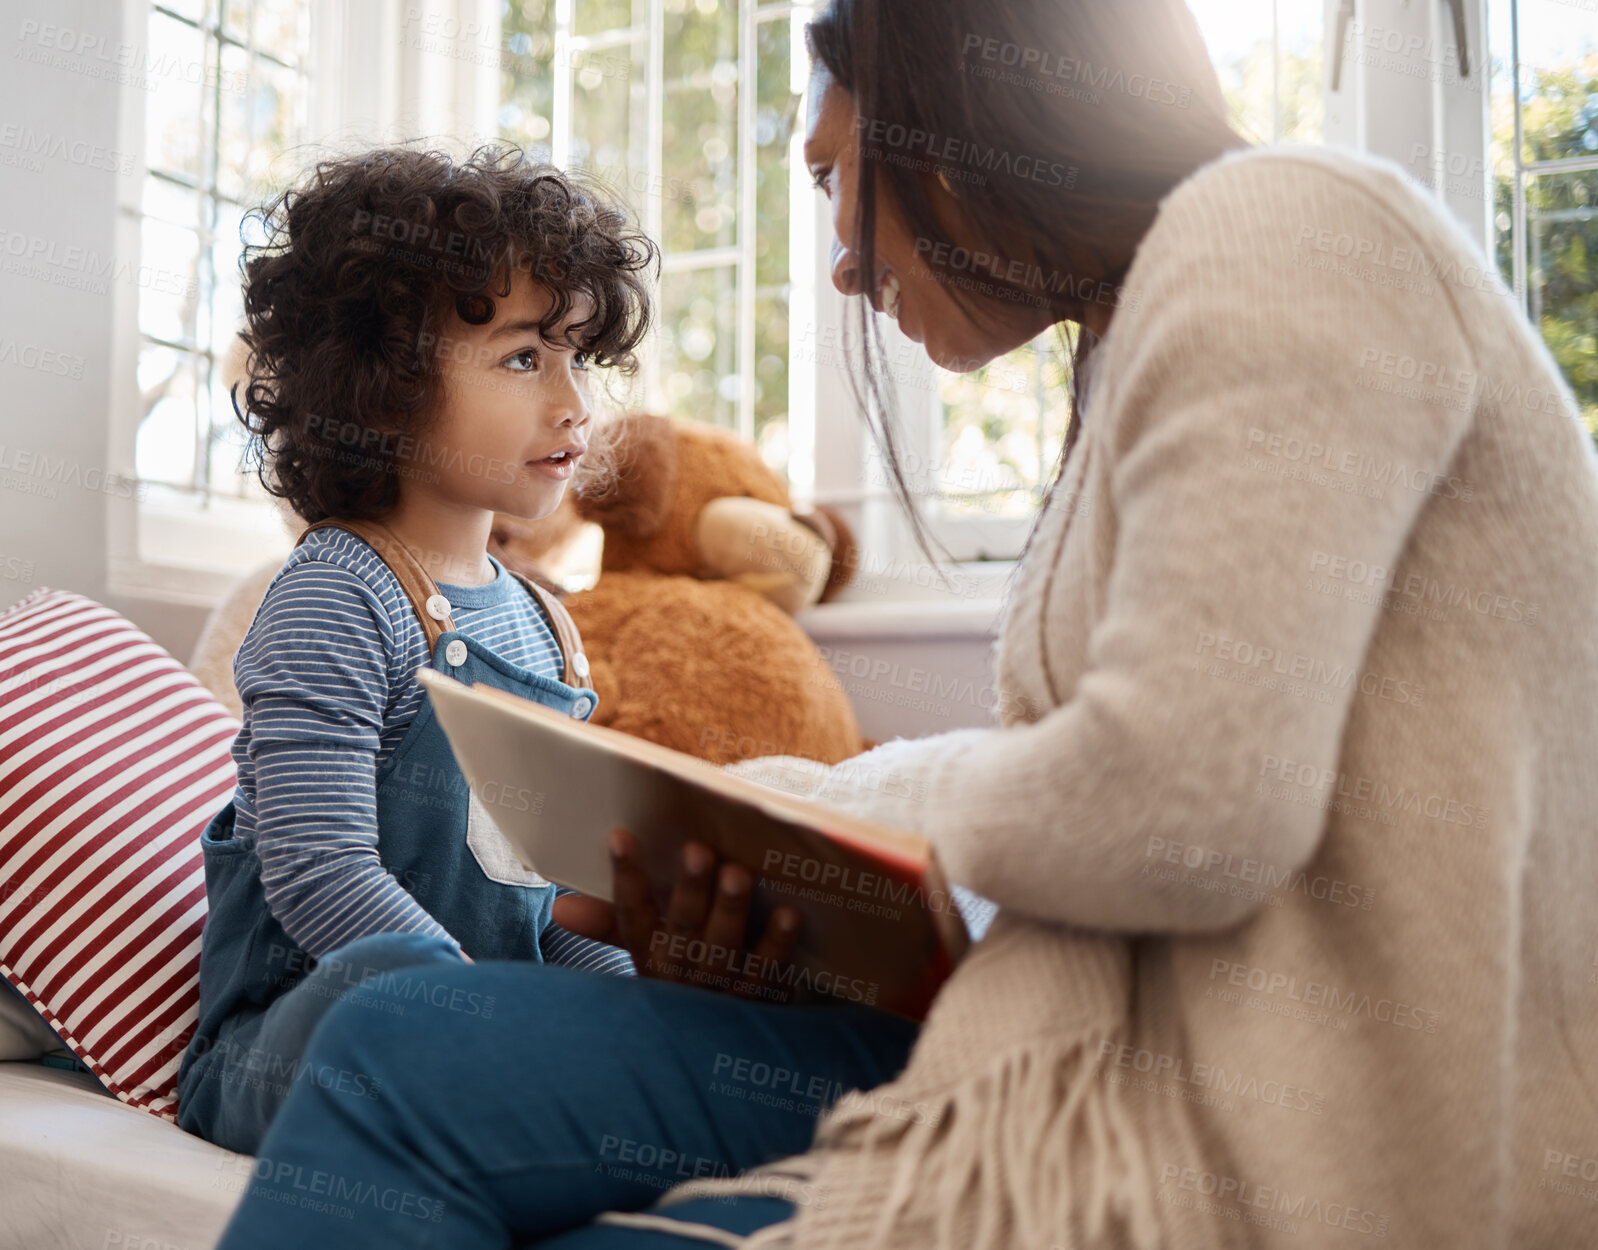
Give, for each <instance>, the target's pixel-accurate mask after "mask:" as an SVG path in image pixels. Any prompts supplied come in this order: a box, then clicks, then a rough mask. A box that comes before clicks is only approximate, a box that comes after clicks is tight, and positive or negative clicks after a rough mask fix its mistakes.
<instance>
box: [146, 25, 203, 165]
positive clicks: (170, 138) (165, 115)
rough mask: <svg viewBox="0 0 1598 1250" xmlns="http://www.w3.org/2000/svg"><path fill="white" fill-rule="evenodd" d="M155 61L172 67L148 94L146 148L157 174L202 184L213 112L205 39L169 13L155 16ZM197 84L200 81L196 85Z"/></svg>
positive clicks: (152, 38)
mask: <svg viewBox="0 0 1598 1250" xmlns="http://www.w3.org/2000/svg"><path fill="white" fill-rule="evenodd" d="M149 29H150V61H151V64H153V65H165V66H170V67H172V69H171V72H169V73H165V74H152V75H150V86H151V90H149V91H146V92H145V93H144V144H145V153H146V161H147V162H148V164H149V166H150V168H151V169H159V170H163V171H165V172H167V173H171V174H177V175H179V176H181V177H184V178H188V179H190V180H191V181H194V182H198V181H199V180H200V177H201V172H202V171H201V162H200V150H201V149H200V143H201V139H202V135H203V126H204V121H205V117H206V115H207V114H208V113H209V108H208V106H207V102H206V100H205V90H204V88H203V86H202V85H201V80H202V79H203V78H204V77H205V75H203V74H201V73H200V72H199V68H200V67H201V66H204V65H205V64H206V63H207V62H206V47H205V37H204V36H203V35H201V34H200V32H199V31H198V30H196V29H195V28H194V27H192V26H186V25H184V24H183V23H182V22H178V21H174V20H173V19H172V18H170V17H167V16H166V15H165V14H163V13H151V14H150V28H149ZM191 79H193V80H194V81H190V80H191Z"/></svg>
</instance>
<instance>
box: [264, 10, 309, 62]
mask: <svg viewBox="0 0 1598 1250" xmlns="http://www.w3.org/2000/svg"><path fill="white" fill-rule="evenodd" d="M309 16H310V13H309V12H308V10H307V9H306V6H305V4H304V0H255V49H256V51H257V52H270V53H271V54H272V55H273V56H275V57H276V58H277V59H278V60H280V61H286V62H288V64H290V65H297V64H299V61H300V58H301V57H302V56H303V55H304V50H305V44H306V40H307V38H308V36H309V34H310V30H309V27H310V23H309V21H308V20H307V19H308V18H309Z"/></svg>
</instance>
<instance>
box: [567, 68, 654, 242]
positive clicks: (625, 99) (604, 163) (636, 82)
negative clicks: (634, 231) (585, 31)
mask: <svg viewBox="0 0 1598 1250" xmlns="http://www.w3.org/2000/svg"><path fill="white" fill-rule="evenodd" d="M629 52H630V49H628V48H610V49H607V50H606V51H604V52H598V53H594V52H579V53H576V54H574V55H573V57H572V135H571V160H570V167H571V168H572V170H573V171H581V172H584V173H587V174H588V175H589V176H591V177H594V178H597V179H599V180H601V181H603V182H605V183H608V184H609V185H610V189H611V190H612V191H613V192H614V193H615V194H616V195H618V196H619V197H620V198H621V199H623V200H624V201H626V202H627V203H628V205H629V206H630V207H631V208H632V210H633V213H634V214H635V217H636V215H637V214H639V213H640V212H641V211H642V209H643V204H642V198H643V197H642V195H641V194H639V193H638V192H637V191H634V190H633V188H635V187H637V188H643V187H645V186H646V183H647V176H648V171H649V160H648V155H647V153H646V152H645V150H644V145H645V142H646V137H647V135H648V128H647V127H646V125H645V119H644V104H645V95H644V90H643V61H642V45H639V58H638V71H639V72H638V73H637V74H636V75H635V74H634V73H633V61H632V59H631V57H630V55H629Z"/></svg>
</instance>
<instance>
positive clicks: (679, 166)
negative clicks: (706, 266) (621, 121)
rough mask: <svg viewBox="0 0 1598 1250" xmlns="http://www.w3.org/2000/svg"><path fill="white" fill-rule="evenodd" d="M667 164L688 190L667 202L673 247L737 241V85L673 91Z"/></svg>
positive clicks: (666, 226) (667, 237)
mask: <svg viewBox="0 0 1598 1250" xmlns="http://www.w3.org/2000/svg"><path fill="white" fill-rule="evenodd" d="M661 140H662V145H663V147H664V149H665V151H664V161H663V165H664V168H665V169H667V170H668V171H670V173H671V175H672V176H673V177H674V178H676V179H677V180H678V183H677V185H679V186H681V187H682V188H683V189H684V191H685V194H682V195H673V196H668V197H667V198H666V200H665V202H664V203H663V204H662V206H661V207H662V234H663V235H664V240H663V242H664V243H665V246H666V250H667V251H668V252H694V251H699V250H701V249H704V248H710V247H728V246H731V245H732V244H734V243H736V242H737V231H736V229H735V226H736V223H737V220H738V159H737V158H738V109H737V103H736V99H735V92H734V90H733V89H732V88H731V87H729V88H728V90H727V91H726V92H725V93H724V94H723V93H720V92H714V91H693V90H679V91H669V92H668V93H667V96H666V115H665V118H664V119H663V121H662V125H661Z"/></svg>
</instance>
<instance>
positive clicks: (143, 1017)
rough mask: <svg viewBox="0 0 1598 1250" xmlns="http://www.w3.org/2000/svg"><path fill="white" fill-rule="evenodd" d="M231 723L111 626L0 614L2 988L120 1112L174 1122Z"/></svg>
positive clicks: (189, 682)
mask: <svg viewBox="0 0 1598 1250" xmlns="http://www.w3.org/2000/svg"><path fill="white" fill-rule="evenodd" d="M238 728H239V726H238V722H237V721H235V720H234V719H233V718H232V717H231V716H229V715H228V714H227V712H226V711H224V710H223V708H222V706H221V705H220V704H219V703H217V701H216V700H215V699H214V698H212V697H211V695H210V693H209V692H208V691H206V690H205V688H204V687H202V686H201V685H200V683H199V682H197V681H196V680H195V679H194V678H193V677H191V676H190V675H189V673H188V671H187V670H186V669H185V668H184V667H183V666H182V665H181V664H179V663H178V662H177V661H176V660H174V659H173V658H172V657H171V656H170V655H168V654H167V653H166V652H165V651H163V650H162V649H161V648H160V647H159V646H157V645H156V644H155V643H154V642H153V641H151V639H150V638H148V637H147V636H146V635H145V634H143V633H142V632H140V631H139V630H138V629H137V628H136V627H135V626H133V625H132V624H131V623H130V622H128V621H127V620H125V619H124V618H122V617H121V616H118V615H117V614H116V613H115V612H113V611H111V610H110V609H109V608H106V607H102V606H101V605H100V604H98V603H95V602H93V601H92V600H90V599H85V598H83V597H82V596H81V595H74V594H69V593H67V592H65V591H60V590H40V591H36V592H35V593H34V594H32V595H29V596H28V597H27V598H26V599H24V600H23V601H22V602H21V603H18V604H16V605H15V606H13V607H12V608H10V609H9V610H7V611H5V612H3V613H0V973H4V975H5V977H6V979H7V980H9V981H10V982H11V984H12V985H14V986H16V987H17V989H18V990H20V991H21V992H22V993H23V995H24V996H25V997H26V998H27V1000H28V1001H29V1002H30V1003H32V1004H33V1006H34V1007H35V1008H37V1009H38V1011H39V1013H40V1014H41V1015H42V1016H43V1017H44V1018H45V1020H46V1021H47V1022H48V1023H49V1024H50V1026H51V1028H53V1029H54V1030H55V1031H56V1033H57V1034H59V1035H60V1037H61V1039H62V1041H64V1042H65V1043H66V1044H67V1045H68V1046H69V1047H71V1049H72V1051H73V1053H75V1054H76V1055H77V1056H78V1058H79V1059H81V1060H82V1061H83V1062H84V1063H85V1064H87V1065H88V1067H89V1069H90V1071H92V1072H93V1073H94V1075H95V1076H96V1077H98V1078H99V1080H100V1081H101V1083H102V1084H104V1085H105V1087H106V1088H107V1089H109V1090H110V1091H111V1092H112V1093H114V1094H115V1095H116V1096H117V1097H118V1098H120V1099H122V1101H124V1102H126V1103H129V1104H131V1105H132V1106H135V1107H139V1108H141V1109H143V1110H145V1111H149V1112H151V1113H152V1114H154V1115H158V1116H161V1117H163V1118H165V1119H169V1120H176V1118H177V1090H176V1085H177V1072H178V1063H179V1062H180V1060H181V1059H182V1057H183V1049H184V1046H185V1045H186V1044H187V1041H188V1038H189V1036H190V1035H191V1033H192V1031H193V1027H194V1024H195V1022H196V1020H197V1018H198V1008H199V973H200V929H201V927H202V926H203V925H204V923H205V868H204V864H203V861H202V859H201V856H200V841H199V835H200V831H201V830H202V829H203V828H204V827H205V825H206V823H207V822H208V821H209V820H210V819H211V817H212V816H213V815H215V813H216V812H217V811H218V810H220V808H221V807H222V806H223V805H224V804H225V803H226V802H227V800H228V798H229V797H230V796H231V794H232V792H233V786H234V782H235V778H234V769H233V761H232V758H231V756H230V755H229V748H230V747H231V746H232V743H233V737H234V735H235V734H236V733H237V732H238Z"/></svg>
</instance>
